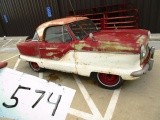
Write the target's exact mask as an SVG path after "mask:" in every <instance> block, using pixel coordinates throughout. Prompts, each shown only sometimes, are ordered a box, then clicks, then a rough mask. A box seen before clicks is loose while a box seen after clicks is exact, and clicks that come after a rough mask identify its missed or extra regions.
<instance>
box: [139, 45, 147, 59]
mask: <svg viewBox="0 0 160 120" xmlns="http://www.w3.org/2000/svg"><path fill="white" fill-rule="evenodd" d="M146 53H147V51H146V48H145V46H144V45H142V46H141V53H140V55H141V59H142V58H144V57H145V56H146Z"/></svg>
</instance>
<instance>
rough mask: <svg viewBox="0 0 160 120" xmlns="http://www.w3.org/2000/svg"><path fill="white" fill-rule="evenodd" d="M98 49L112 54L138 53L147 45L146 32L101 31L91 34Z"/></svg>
mask: <svg viewBox="0 0 160 120" xmlns="http://www.w3.org/2000/svg"><path fill="white" fill-rule="evenodd" d="M93 36H94V41H97V42H98V43H99V46H98V48H100V49H104V50H106V51H112V52H134V53H137V52H140V47H141V45H142V44H143V45H144V46H146V45H147V44H148V40H149V38H148V31H147V30H103V31H100V32H97V33H93Z"/></svg>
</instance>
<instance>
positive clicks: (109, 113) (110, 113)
mask: <svg viewBox="0 0 160 120" xmlns="http://www.w3.org/2000/svg"><path fill="white" fill-rule="evenodd" d="M120 92H121V88H120V89H117V90H115V91H114V93H113V95H112V98H111V100H110V103H109V105H108V108H107V111H106V113H105V115H104V119H105V120H111V119H112V116H113V113H114V110H115V107H116V104H117V101H118V97H119V94H120Z"/></svg>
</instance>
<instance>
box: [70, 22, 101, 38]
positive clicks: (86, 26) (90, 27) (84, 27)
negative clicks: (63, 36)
mask: <svg viewBox="0 0 160 120" xmlns="http://www.w3.org/2000/svg"><path fill="white" fill-rule="evenodd" d="M69 27H70V28H71V30H72V31H73V33H74V34H75V36H76V38H77V39H83V38H84V37H85V36H86V35H88V34H89V33H93V32H97V31H99V30H98V28H97V26H96V25H95V24H94V23H93V22H92V21H91V20H90V19H86V20H81V21H77V22H73V23H70V24H69Z"/></svg>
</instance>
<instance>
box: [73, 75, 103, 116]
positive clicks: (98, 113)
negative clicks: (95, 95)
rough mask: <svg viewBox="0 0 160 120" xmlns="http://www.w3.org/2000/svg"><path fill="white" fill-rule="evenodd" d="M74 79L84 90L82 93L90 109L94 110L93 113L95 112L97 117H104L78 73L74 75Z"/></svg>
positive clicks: (81, 89)
mask: <svg viewBox="0 0 160 120" xmlns="http://www.w3.org/2000/svg"><path fill="white" fill-rule="evenodd" d="M73 77H74V79H75V80H76V83H77V85H78V87H79V89H80V91H81V92H82V95H83V97H84V99H85V100H86V102H87V104H88V106H89V108H90V110H91V111H92V113H93V114H94V116H95V117H97V118H98V117H99V118H102V115H101V113H100V112H99V110H98V109H97V107H96V105H95V104H94V102H93V100H92V99H91V97H90V96H89V94H88V92H87V90H86V89H85V87H84V85H83V84H82V82H81V81H80V79H79V78H78V76H77V75H73Z"/></svg>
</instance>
